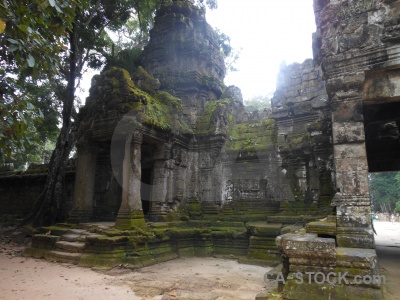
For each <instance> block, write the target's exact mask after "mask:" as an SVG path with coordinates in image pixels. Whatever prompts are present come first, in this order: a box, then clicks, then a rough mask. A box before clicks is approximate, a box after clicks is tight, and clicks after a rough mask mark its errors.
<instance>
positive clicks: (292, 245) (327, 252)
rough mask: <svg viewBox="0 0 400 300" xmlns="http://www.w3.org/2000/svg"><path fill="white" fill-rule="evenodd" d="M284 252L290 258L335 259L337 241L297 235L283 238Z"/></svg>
mask: <svg viewBox="0 0 400 300" xmlns="http://www.w3.org/2000/svg"><path fill="white" fill-rule="evenodd" d="M281 247H282V251H283V253H285V254H286V256H288V257H289V258H294V257H296V258H315V259H334V258H335V257H336V252H335V240H334V239H333V238H318V237H316V236H315V235H311V234H297V235H296V234H295V235H290V234H289V235H288V236H286V237H285V236H284V237H283V238H282V243H281Z"/></svg>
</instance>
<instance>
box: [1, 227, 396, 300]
mask: <svg viewBox="0 0 400 300" xmlns="http://www.w3.org/2000/svg"><path fill="white" fill-rule="evenodd" d="M375 229H376V231H377V233H378V235H376V236H375V241H376V248H377V253H378V263H379V268H380V271H381V274H384V275H385V276H386V282H387V283H386V285H385V287H384V292H385V299H386V300H400V290H399V289H398V284H399V283H400V281H399V278H400V235H399V232H400V223H399V222H397V223H394V224H392V223H390V222H375ZM27 243H29V241H25V244H16V243H14V242H13V241H11V239H10V238H9V237H5V236H4V234H2V232H0V291H1V292H0V299H18V300H19V299H57V300H67V299H68V300H70V299H84V300H86V299H88V300H91V299H93V300H102V299H119V300H124V299H130V300H136V299H143V300H168V299H181V300H183V299H252V300H253V299H254V298H255V296H256V295H257V294H258V293H259V292H260V291H263V290H272V289H274V288H275V287H276V286H274V285H273V284H274V283H273V282H271V281H270V282H268V285H267V286H266V284H265V283H264V281H263V277H264V274H265V273H266V272H268V271H269V270H270V268H265V267H258V266H251V265H244V264H239V263H237V262H236V261H235V260H227V259H218V258H213V257H210V258H185V259H177V260H172V261H169V262H165V263H161V264H157V265H154V266H150V267H146V268H142V269H140V270H135V271H131V270H128V269H121V268H116V269H113V270H110V271H107V272H96V271H92V270H90V269H88V268H81V267H77V266H73V265H68V264H59V263H52V262H46V261H44V260H38V259H32V258H25V257H22V256H21V254H22V252H23V249H24V247H25V246H26V244H27Z"/></svg>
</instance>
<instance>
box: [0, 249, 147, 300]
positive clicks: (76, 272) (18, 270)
mask: <svg viewBox="0 0 400 300" xmlns="http://www.w3.org/2000/svg"><path fill="white" fill-rule="evenodd" d="M114 282H115V277H114V276H109V275H104V274H101V273H96V272H94V271H92V270H90V269H85V268H79V267H76V266H71V265H62V264H56V263H50V262H46V261H44V260H38V259H31V258H23V257H12V256H10V255H5V254H3V253H0V291H1V292H0V299H18V300H19V299H57V300H67V299H68V300H69V299H84V300H86V299H88V300H91V299H93V300H102V299H104V300H105V299H122V300H124V299H134V300H135V299H141V298H140V297H136V296H134V294H133V292H132V290H131V289H130V288H129V287H128V286H126V285H115V284H114Z"/></svg>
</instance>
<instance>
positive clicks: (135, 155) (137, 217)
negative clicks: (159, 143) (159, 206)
mask: <svg viewBox="0 0 400 300" xmlns="http://www.w3.org/2000/svg"><path fill="white" fill-rule="evenodd" d="M142 141H143V136H142V133H141V132H134V133H131V134H129V136H128V138H127V140H126V142H125V154H124V159H123V162H122V189H123V190H122V201H121V207H120V209H119V211H118V216H117V220H116V222H115V227H116V228H120V229H129V228H132V227H134V226H139V227H144V226H146V221H145V219H144V215H143V209H142V200H141V195H140V186H141V173H142V170H141V146H142Z"/></svg>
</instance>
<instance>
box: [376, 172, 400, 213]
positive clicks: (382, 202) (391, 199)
mask: <svg viewBox="0 0 400 300" xmlns="http://www.w3.org/2000/svg"><path fill="white" fill-rule="evenodd" d="M369 182H370V193H371V200H372V204H373V205H374V210H376V211H381V212H383V213H393V212H394V211H395V208H396V202H398V201H399V199H400V173H397V172H382V173H371V174H370V175H369Z"/></svg>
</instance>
